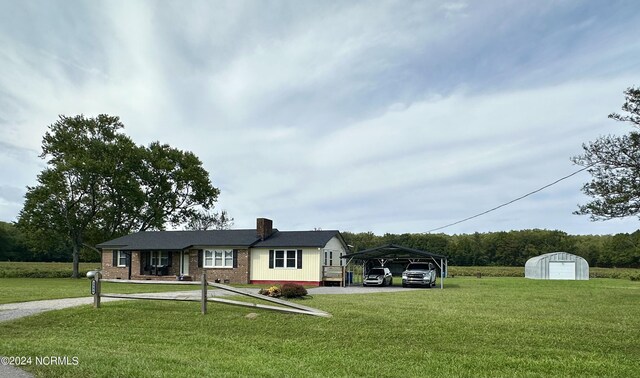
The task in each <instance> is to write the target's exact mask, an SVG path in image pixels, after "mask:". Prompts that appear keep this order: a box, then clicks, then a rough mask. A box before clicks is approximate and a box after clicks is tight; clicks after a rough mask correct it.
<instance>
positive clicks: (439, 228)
mask: <svg viewBox="0 0 640 378" xmlns="http://www.w3.org/2000/svg"><path fill="white" fill-rule="evenodd" d="M591 167H592V165H589V166H587V167H584V168H582V169H579V170H577V171H575V172H573V173H572V174H570V175H567V176H564V177H562V178H559V179H558V180H556V181H554V182H552V183H551V184H547V185H545V186H543V187H542V188H539V189H536V190H534V191H533V192H529V193H527V194H525V195H523V196H520V197H518V198H516V199H513V200H511V201H509V202H505V203H503V204H502V205H499V206H496V207H494V208H491V209H489V210H487V211H483V212H481V213H479V214H476V215H473V216H470V217H468V218H464V219H462V220H459V221H457V222H453V223H449V224H447V225H445V226H442V227H438V228H432V229H431V230H428V231H426V232H425V234H428V233H430V232H433V231H438V230H442V229H443V228H447V227H451V226H454V225H456V224H460V223H462V222H466V221H468V220H471V219H473V218H477V217H479V216H481V215H485V214H487V213H490V212H492V211H495V210H498V209H499V208H501V207H505V206H507V205H510V204H512V203H514V202H516V201H520V200H521V199H523V198H526V197H529V196H530V195H532V194H536V193H538V192H540V191H542V190H544V189H546V188H548V187H550V186H553V185H555V184H557V183H559V182H560V181H562V180H566V179H568V178H569V177H571V176H575V175H577V174H578V173H580V172H582V171H584V170H587V169H589V168H591Z"/></svg>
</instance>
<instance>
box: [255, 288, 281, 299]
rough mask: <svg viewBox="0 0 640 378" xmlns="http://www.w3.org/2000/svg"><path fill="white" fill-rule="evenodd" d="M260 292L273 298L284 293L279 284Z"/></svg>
mask: <svg viewBox="0 0 640 378" xmlns="http://www.w3.org/2000/svg"><path fill="white" fill-rule="evenodd" d="M258 294H262V295H266V296H269V297H273V298H279V297H280V295H282V292H281V290H280V288H279V287H278V286H275V285H274V286H271V287H269V288H267V289H260V291H259V292H258Z"/></svg>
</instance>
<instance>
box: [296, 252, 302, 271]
mask: <svg viewBox="0 0 640 378" xmlns="http://www.w3.org/2000/svg"><path fill="white" fill-rule="evenodd" d="M296 255H297V256H296V257H297V258H298V261H297V263H298V264H297V265H298V269H302V250H301V249H299V250H298V253H297V254H296Z"/></svg>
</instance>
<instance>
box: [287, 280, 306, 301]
mask: <svg viewBox="0 0 640 378" xmlns="http://www.w3.org/2000/svg"><path fill="white" fill-rule="evenodd" d="M281 290H282V296H283V297H285V298H302V297H304V296H306V295H307V289H305V288H304V287H303V286H302V285H299V284H296V283H286V284H284V285H282V288H281Z"/></svg>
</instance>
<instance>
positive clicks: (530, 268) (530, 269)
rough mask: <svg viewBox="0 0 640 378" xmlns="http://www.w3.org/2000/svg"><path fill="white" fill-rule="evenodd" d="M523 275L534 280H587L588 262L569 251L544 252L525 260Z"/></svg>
mask: <svg viewBox="0 0 640 378" xmlns="http://www.w3.org/2000/svg"><path fill="white" fill-rule="evenodd" d="M524 276H525V277H526V278H531V279H536V280H588V279H589V264H588V263H587V260H585V259H583V258H582V257H580V256H576V255H572V254H571V253H567V252H552V253H546V254H544V255H540V256H536V257H532V258H530V259H529V260H527V263H526V264H525V265H524Z"/></svg>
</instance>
